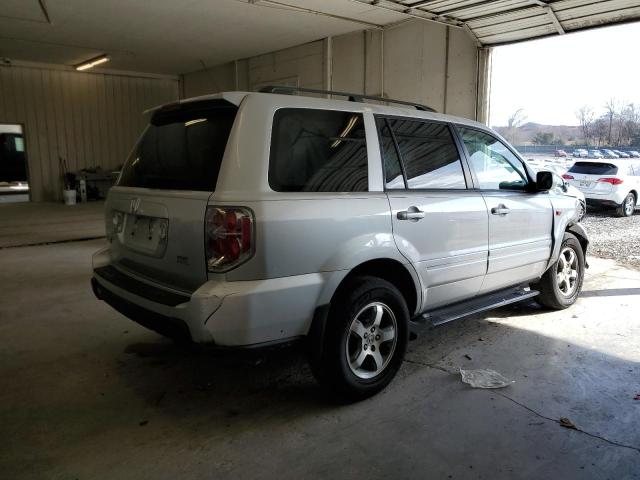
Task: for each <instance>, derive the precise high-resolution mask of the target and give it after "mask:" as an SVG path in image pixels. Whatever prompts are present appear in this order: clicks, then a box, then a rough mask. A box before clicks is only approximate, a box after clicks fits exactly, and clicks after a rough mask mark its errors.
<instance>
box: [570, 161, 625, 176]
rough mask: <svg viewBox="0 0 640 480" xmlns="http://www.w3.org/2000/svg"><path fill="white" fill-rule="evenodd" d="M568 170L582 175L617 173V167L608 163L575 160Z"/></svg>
mask: <svg viewBox="0 0 640 480" xmlns="http://www.w3.org/2000/svg"><path fill="white" fill-rule="evenodd" d="M568 171H569V172H571V173H582V174H584V175H615V174H617V173H618V167H616V166H615V165H612V164H610V163H599V162H576V163H574V164H573V166H572V167H571V168H570V169H569V170H568Z"/></svg>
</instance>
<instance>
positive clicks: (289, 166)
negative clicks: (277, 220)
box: [269, 108, 368, 192]
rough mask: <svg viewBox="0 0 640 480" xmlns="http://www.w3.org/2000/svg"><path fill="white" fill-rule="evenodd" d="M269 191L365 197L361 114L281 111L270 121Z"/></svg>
mask: <svg viewBox="0 0 640 480" xmlns="http://www.w3.org/2000/svg"><path fill="white" fill-rule="evenodd" d="M269 185H270V186H271V188H272V189H273V190H275V191H277V192H366V191H367V190H368V163H367V145H366V141H365V128H364V119H363V117H362V114H359V113H353V112H341V111H335V110H316V109H306V108H282V109H280V110H278V111H277V112H276V113H275V115H274V118H273V130H272V134H271V150H270V155H269Z"/></svg>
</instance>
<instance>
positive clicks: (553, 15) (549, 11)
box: [529, 0, 567, 35]
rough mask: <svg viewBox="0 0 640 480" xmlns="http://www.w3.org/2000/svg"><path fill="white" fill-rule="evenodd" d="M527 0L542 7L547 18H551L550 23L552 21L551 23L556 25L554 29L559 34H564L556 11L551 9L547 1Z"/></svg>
mask: <svg viewBox="0 0 640 480" xmlns="http://www.w3.org/2000/svg"><path fill="white" fill-rule="evenodd" d="M529 2H530V3H533V4H534V5H538V6H539V7H542V8H543V9H544V10H545V11H546V12H547V15H548V16H549V19H550V20H551V23H553V25H554V26H555V27H556V30H557V31H558V33H559V34H560V35H564V34H565V33H567V32H565V31H564V27H563V26H562V23H560V20H559V19H558V16H557V15H556V12H554V11H553V8H552V7H551V4H549V3H547V2H543V1H542V0H529Z"/></svg>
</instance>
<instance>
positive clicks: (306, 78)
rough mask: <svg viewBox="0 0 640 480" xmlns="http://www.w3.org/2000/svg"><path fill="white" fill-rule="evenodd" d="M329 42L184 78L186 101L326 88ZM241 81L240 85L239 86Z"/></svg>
mask: <svg viewBox="0 0 640 480" xmlns="http://www.w3.org/2000/svg"><path fill="white" fill-rule="evenodd" d="M325 44H326V41H324V40H319V41H316V42H311V43H305V44H303V45H298V46H296V47H291V48H287V49H285V50H279V51H277V52H272V53H267V54H264V55H258V56H256V57H251V58H246V59H241V60H238V61H236V62H230V63H226V64H224V65H218V66H215V67H211V68H209V69H206V70H202V71H199V72H194V73H189V74H186V75H184V76H183V79H184V87H183V93H184V96H185V97H194V96H198V95H205V94H207V93H214V92H220V91H224V90H235V89H238V90H250V91H254V90H259V89H260V88H262V87H264V86H266V85H270V84H276V85H296V86H299V87H307V88H324V85H325V79H324V72H325V54H326V50H325V49H326V45H325ZM236 81H237V85H236Z"/></svg>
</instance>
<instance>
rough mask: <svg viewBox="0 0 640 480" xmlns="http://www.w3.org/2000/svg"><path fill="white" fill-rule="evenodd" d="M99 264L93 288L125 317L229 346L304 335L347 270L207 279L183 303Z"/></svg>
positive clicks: (179, 335)
mask: <svg viewBox="0 0 640 480" xmlns="http://www.w3.org/2000/svg"><path fill="white" fill-rule="evenodd" d="M100 253H101V252H98V253H97V254H96V255H99V254H100ZM97 264H98V265H100V262H97ZM94 265H96V262H95V261H94ZM101 267H104V264H102V265H100V266H98V267H96V268H94V273H93V278H92V280H91V284H92V287H93V291H94V293H95V294H96V296H97V297H98V298H99V299H100V300H104V301H105V302H107V303H108V304H109V305H111V306H112V307H113V308H114V309H116V310H117V311H119V312H120V313H122V314H123V315H125V316H126V317H128V318H130V319H131V320H134V321H135V322H137V323H140V324H141V325H143V326H145V327H147V328H150V329H151V330H155V331H157V332H159V333H161V334H163V335H166V336H169V337H172V338H177V339H180V340H185V339H186V340H192V341H194V342H197V343H215V344H216V345H219V346H229V347H241V346H243V347H246V346H254V345H259V344H265V343H277V342H283V341H288V340H290V339H293V338H296V337H300V336H304V335H306V334H307V333H308V331H309V328H310V325H311V321H312V319H313V315H314V312H315V309H316V307H317V306H318V305H322V304H324V303H328V301H329V299H330V295H331V293H332V292H333V289H335V286H337V285H338V283H339V282H340V280H341V279H342V278H344V276H345V275H346V273H347V272H346V271H344V272H342V271H338V272H327V273H314V274H306V275H296V276H291V277H283V278H274V279H267V280H255V281H243V282H224V281H208V282H205V283H204V284H203V285H202V286H201V287H200V288H199V289H198V290H196V291H195V292H193V293H192V294H191V295H190V296H188V297H185V300H186V301H185V302H183V303H178V304H174V305H170V304H167V303H172V302H167V301H164V299H163V298H162V297H159V298H155V299H153V300H152V299H151V298H153V296H152V295H150V294H149V292H141V291H139V290H138V289H137V288H136V286H135V283H125V282H122V281H121V279H117V278H109V279H108V278H105V276H103V275H101V272H102V273H104V270H101ZM145 284H146V283H145ZM146 285H147V286H148V288H155V289H157V290H160V288H159V287H157V286H153V285H149V284H146ZM143 295H144V296H143ZM161 301H164V303H160V302H161Z"/></svg>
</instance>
